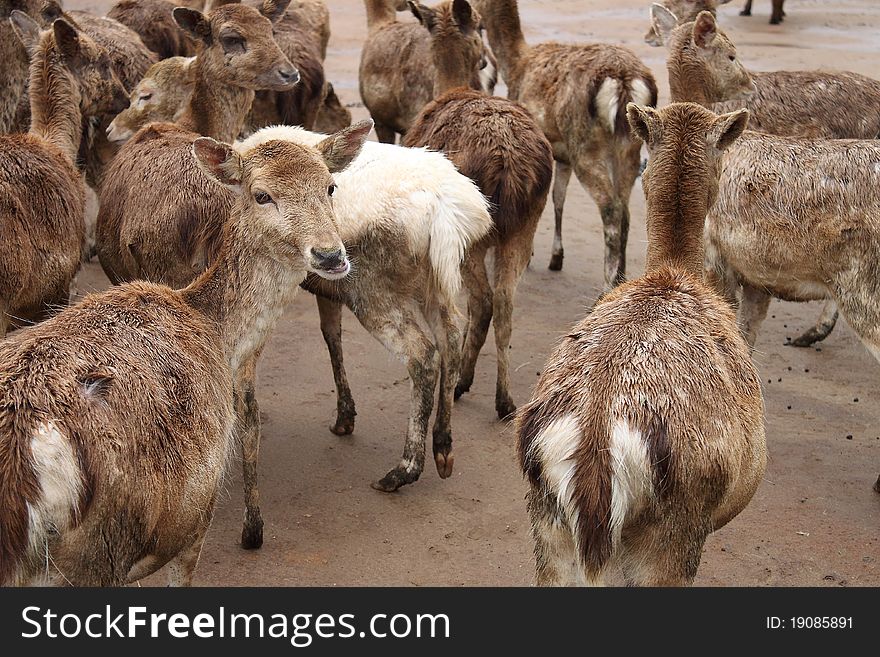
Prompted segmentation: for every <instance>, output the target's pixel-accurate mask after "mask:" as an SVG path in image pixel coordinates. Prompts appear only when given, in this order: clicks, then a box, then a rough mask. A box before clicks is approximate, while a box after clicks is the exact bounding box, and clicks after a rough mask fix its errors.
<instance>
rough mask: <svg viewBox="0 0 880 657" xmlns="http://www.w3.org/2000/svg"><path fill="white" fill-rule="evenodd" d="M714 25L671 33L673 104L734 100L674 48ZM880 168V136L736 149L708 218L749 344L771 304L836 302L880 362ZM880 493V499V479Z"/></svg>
mask: <svg viewBox="0 0 880 657" xmlns="http://www.w3.org/2000/svg"><path fill="white" fill-rule="evenodd" d="M711 20H712V19H711V17H707V16H704V15H703V14H701V15H700V16H699V17H698V18H697V22H696V23H695V24H686V25H682V26H679V27H678V28H676V30H675V32H674V33H673V35H672V40H671V42H670V44H671V47H670V59H669V62H668V64H667V66H668V69H669V79H670V89H671V90H672V97H673V100H685V99H688V98H700V99H701V100H705V99H707V98H708V99H709V100H713V99H714V100H722V99H723V97H724V96H727V95H729V94H732V92H731V89H730V87H729V86H727V85H728V84H729V82H730V76H729V75H726V74H725V73H724V72H723V71H720V70H719V69H718V67H717V66H716V64H717V61H718V60H717V59H712V58H707V57H705V56H701V55H699V54H698V53H696V52H695V51H694V50H693V49H692V48H689V47H684V48H681V49H678V48H677V47H676V45H675V44H678V43H680V42H681V41H686V39H687V35H688V34H691V33H693V30H694V29H697V30H698V31H699V29H701V28H696V25H698V24H704V25H708V24H709V21H711ZM719 39H723V40H722V41H719ZM714 41H718V44H717V46H718V47H721V46H722V45H724V44H725V43H729V41H726V36H725V35H724V34H723V32H721V31H720V30H719V31H717V34H716V36H715V37H714ZM724 47H725V48H727V46H726V45H724ZM709 90H715V91H714V92H712V93H716V94H718V96H719V97H718V98H715V97H713V96H712V95H711V93H710V91H709ZM877 162H880V142H878V140H876V139H816V138H803V137H784V136H777V135H770V134H766V133H763V132H752V131H746V132H745V133H744V134H743V136H742V137H741V138H740V139H739V140H738V141H737V143H736V144H734V145H733V146H732V147H731V148H729V149H728V150H727V152H726V153H725V156H724V169H723V172H722V174H721V179H720V182H719V194H718V200H717V202H716V203H715V205H714V206H713V207H712V209H711V210H710V211H709V214H708V217H707V219H706V240H707V249H706V254H707V266H708V268H709V269H710V271H711V272H712V273H713V276H714V279H715V280H716V284H717V286H718V287H719V289H720V290H721V291H722V292H723V294H724V296H725V297H726V298H727V299H728V300H729V301H730V302H731V303H732V304H734V305H738V321H739V324H740V328H741V330H742V332H743V334H744V336H745V338H746V340H747V342H748V344H749V345H750V346H752V347H753V346H754V344H755V341H756V339H757V333H758V329H759V327H760V325H761V322H762V321H763V320H764V317H765V316H766V314H767V308H768V306H769V303H770V298H771V297H776V298H778V299H783V300H786V301H816V300H826V299H830V300H831V301H833V302H834V303H835V304H836V307H837V308H838V309H839V311H840V313H841V314H842V315H843V317H844V318H845V319H846V320H847V322H848V323H849V324H850V326H851V327H852V329H853V330H854V331H855V333H856V335H858V337H859V339H860V340H861V341H862V343H863V344H864V345H865V347H866V348H867V349H868V351H869V352H870V353H871V354H872V355H873V356H874V357H875V358H877V359H878V360H880V310H878V309H880V290H878V288H877V285H876V280H877V272H876V267H875V266H874V263H875V262H876V261H877V259H878V255H877V244H880V234H878V232H880V193H878V188H877V184H876V182H877V181H876V174H877V172H876V168H877V167H876V165H877ZM874 490H876V491H877V492H880V478H878V480H877V482H876V483H875V484H874Z"/></svg>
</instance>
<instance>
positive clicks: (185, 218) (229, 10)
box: [97, 0, 298, 288]
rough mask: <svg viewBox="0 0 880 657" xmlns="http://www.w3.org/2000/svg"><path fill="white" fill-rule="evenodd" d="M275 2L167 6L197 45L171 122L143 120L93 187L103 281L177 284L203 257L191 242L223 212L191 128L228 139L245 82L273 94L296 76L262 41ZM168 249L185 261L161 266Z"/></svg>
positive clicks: (248, 92)
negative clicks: (186, 92)
mask: <svg viewBox="0 0 880 657" xmlns="http://www.w3.org/2000/svg"><path fill="white" fill-rule="evenodd" d="M285 4H286V0H279V2H276V1H275V0H266V1H265V2H264V4H263V9H262V12H263V13H261V12H258V11H257V10H256V9H253V8H251V7H249V6H246V5H240V4H229V5H224V6H222V7H219V8H217V9H215V10H213V11H212V12H210V13H209V14H208V15H207V16H205V15H204V14H202V13H200V12H198V11H196V10H194V9H186V8H182V7H178V8H177V9H175V11H174V18H175V20H176V21H177V22H178V24H180V25H181V26H182V27H183V28H184V29H187V30H188V31H189V32H190V33H191V34H193V36H194V37H197V38H199V39H201V40H202V42H203V46H202V50H201V51H200V52H199V54H198V55H197V56H196V58H195V61H194V62H193V63H192V64H191V67H192V75H193V77H194V80H195V83H194V89H193V92H192V94H191V96H190V100H189V104H188V106H187V108H186V109H185V110H184V111H183V113H182V115H181V116H180V119H179V121H178V123H177V124H170V123H158V124H157V123H154V124H149V125H147V126H146V127H145V128H143V129H142V130H140V131H139V132H138V133H137V134H136V135H135V136H134V137H133V138H132V139H130V140H129V141H128V142H127V143H126V144H125V146H123V147H122V148H121V149H120V151H119V154H118V155H117V156H116V157H115V158H114V160H113V161H112V162H111V164H110V166H109V167H108V168H107V171H106V174H105V176H104V180H103V182H102V184H101V190H100V194H99V199H100V203H101V208H100V211H99V213H98V220H97V250H98V256H99V258H100V260H101V265H102V267H103V268H104V271H105V272H106V273H107V276H108V277H109V278H110V280H111V281H113V282H120V281H130V280H135V279H138V278H142V279H146V280H151V281H155V282H163V283H166V284H168V285H170V286H171V287H175V288H176V287H183V286H184V285H187V284H188V283H189V282H190V281H191V280H192V278H193V276H194V275H195V274H196V273H198V272H199V271H201V270H202V269H204V267H205V266H206V264H207V263H208V262H209V260H210V258H209V254H207V253H206V252H204V251H203V250H202V249H201V248H200V246H199V245H201V244H205V243H207V242H214V243H216V240H215V239H213V238H211V237H210V234H211V233H212V232H216V230H217V229H218V228H217V222H216V219H215V217H216V216H217V215H218V214H219V215H220V216H223V214H224V213H225V212H226V211H227V209H228V200H227V199H226V198H225V197H223V196H222V195H219V194H218V193H217V191H216V190H214V189H213V188H212V187H211V186H210V184H209V182H208V181H206V180H205V179H204V176H202V175H201V173H200V172H199V170H198V168H197V167H196V165H195V162H194V161H193V160H192V158H191V157H189V150H190V147H191V145H192V142H193V141H194V140H195V139H196V137H198V136H199V135H204V136H209V137H214V138H215V139H222V140H224V141H228V142H231V141H232V140H233V139H235V138H236V137H237V136H238V134H239V132H240V131H241V128H242V126H243V125H244V121H245V117H246V116H247V114H248V112H249V110H250V106H251V103H252V102H253V98H254V90H255V89H266V88H275V89H277V90H279V91H280V90H285V89H290V88H291V87H292V86H293V85H294V84H295V83H296V81H297V79H298V73H297V71H296V69H295V68H294V67H293V66H292V65H291V63H290V61H289V60H288V59H287V57H285V55H284V53H282V52H281V50H280V49H279V48H278V45H277V44H276V43H275V41H274V39H273V38H272V23H271V21H270V20H269V19H268V18H267V17H266V16H271V17H272V18H275V19H276V20H277V19H278V18H279V17H280V16H281V14H282V13H283V11H284V5H285ZM206 234H208V235H209V237H206ZM175 253H186V254H190V255H191V257H192V258H193V260H191V261H186V262H180V263H179V264H180V266H179V268H178V269H176V270H168V269H167V268H166V263H167V261H168V260H169V257H170V254H175ZM160 273H161V275H160Z"/></svg>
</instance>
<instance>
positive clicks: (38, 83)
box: [29, 46, 82, 163]
mask: <svg viewBox="0 0 880 657" xmlns="http://www.w3.org/2000/svg"><path fill="white" fill-rule="evenodd" d="M29 93H30V102H31V129H30V132H31V134H34V135H37V136H38V137H42V138H43V139H45V140H46V141H48V142H50V143H52V144H54V145H55V146H57V147H58V148H60V149H61V150H62V151H63V152H64V154H65V155H66V156H67V157H68V158H69V159H70V161H71V162H72V163H76V158H77V153H78V152H79V145H80V141H81V139H82V111H81V110H80V101H81V95H80V91H79V86H78V85H77V83H76V80H74V78H73V75H72V74H71V73H70V71H68V70H67V69H66V68H65V67H64V65H63V64H62V63H61V56H60V55H59V54H58V52H56V51H55V49H54V46H53V47H50V48H47V49H42V48H41V49H40V50H39V51H38V52H37V53H35V55H34V61H33V63H32V64H31V69H30V90H29Z"/></svg>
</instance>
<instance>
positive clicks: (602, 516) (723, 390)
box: [516, 103, 767, 586]
mask: <svg viewBox="0 0 880 657" xmlns="http://www.w3.org/2000/svg"><path fill="white" fill-rule="evenodd" d="M626 111H627V117H628V119H629V122H630V124H631V125H632V128H633V131H634V132H635V133H636V134H637V135H638V136H639V137H640V138H641V139H643V140H644V141H645V143H646V144H647V147H648V153H649V159H648V168H647V170H646V171H645V172H644V175H643V177H642V185H643V187H644V190H645V197H646V201H647V229H648V253H647V258H646V264H645V270H646V271H645V275H644V276H643V277H641V278H639V279H636V280H634V281H630V282H628V283H624V284H622V285H620V286H619V287H617V288H616V289H614V290H612V291H611V292H609V293H608V294H606V295H605V296H603V297H601V298H600V299H599V300H598V301H597V302H596V305H595V306H594V307H593V309H592V311H591V312H590V313H589V314H588V315H587V316H586V317H585V318H584V319H583V320H582V321H581V322H580V323H579V324H577V325H575V326H574V327H573V328H572V329H571V330H570V331H569V332H568V334H567V335H566V336H565V337H564V338H563V339H562V340H561V341H560V343H559V344H558V345H557V347H556V349H555V350H554V351H553V353H552V354H551V356H550V358H549V360H548V361H547V363H546V365H545V366H544V368H543V371H542V375H541V378H540V379H539V381H538V385H537V387H536V390H535V393H534V396H533V398H532V400H531V401H530V402H529V403H528V404H527V405H526V406H525V407H523V408H522V409H521V410H520V412H519V414H518V416H517V420H516V431H517V445H518V452H519V457H520V463H521V466H522V471H523V474H524V475H525V477H526V478H527V479H528V482H529V492H528V495H527V501H528V510H529V515H530V517H531V523H532V536H533V538H534V541H535V558H536V574H537V583H538V584H539V585H542V586H550V585H556V586H559V585H575V584H601V583H603V580H604V579H605V577H606V575H607V573H608V572H609V571H611V569H612V568H613V567H620V568H622V571H623V575H624V578H625V580H626V583H627V584H634V585H641V586H682V585H687V584H690V583H691V582H693V579H694V577H695V576H696V573H697V568H698V567H699V564H700V555H701V553H702V549H703V544H704V542H705V540H706V537H707V536H708V535H709V534H710V533H711V532H713V531H715V530H716V529H718V528H720V527H722V526H724V525H725V524H727V523H728V522H730V520H732V519H733V518H734V517H736V515H737V514H739V513H740V512H741V511H742V510H743V509H744V508H745V507H746V505H747V504H748V503H749V501H750V500H751V498H752V496H753V495H754V493H755V490H756V489H757V487H758V484H759V483H760V481H761V478H762V476H763V474H764V469H765V466H766V459H767V455H766V444H765V438H764V417H763V415H764V404H763V399H762V397H761V385H760V382H759V380H758V372H757V370H756V369H755V366H754V365H753V364H752V361H751V358H750V355H749V348H748V345H746V343H745V341H744V340H743V338H742V336H741V335H740V333H739V331H738V330H737V325H736V319H735V318H734V316H733V313H732V311H731V309H730V307H729V306H728V304H727V303H725V301H724V300H723V299H722V298H721V297H720V296H718V295H717V294H716V293H715V291H714V290H713V289H712V288H711V286H710V285H709V284H708V283H707V282H706V281H705V280H704V272H703V258H704V242H703V224H704V221H705V217H706V213H707V211H708V210H709V208H710V207H711V205H712V203H713V201H714V199H715V195H716V194H717V192H718V175H719V173H720V168H721V152H722V151H723V150H725V149H726V148H728V147H730V145H731V144H732V143H733V142H734V141H735V140H736V139H737V137H738V136H739V134H740V133H741V132H742V131H743V129H744V128H745V126H746V122H747V120H748V111H747V110H740V111H738V112H734V113H731V114H725V115H722V116H717V115H715V114H714V113H712V112H710V111H708V110H706V109H704V108H702V107H700V106H698V105H695V104H690V103H685V104H678V103H677V104H673V105H670V106H668V107H665V108H663V109H661V110H654V109H652V108H650V107H640V106H636V105H634V104H632V103H630V104H629V105H628V106H627V110H626Z"/></svg>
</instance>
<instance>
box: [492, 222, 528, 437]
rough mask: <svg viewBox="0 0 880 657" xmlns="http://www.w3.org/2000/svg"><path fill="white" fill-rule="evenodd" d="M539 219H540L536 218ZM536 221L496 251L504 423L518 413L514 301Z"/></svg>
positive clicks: (498, 407)
mask: <svg viewBox="0 0 880 657" xmlns="http://www.w3.org/2000/svg"><path fill="white" fill-rule="evenodd" d="M535 219H537V217H536V218H535ZM536 226H537V221H532V222H530V225H529V226H528V227H526V228H524V229H523V230H521V231H520V232H519V233H517V234H516V235H513V236H511V237H510V238H509V239H508V240H507V241H506V242H504V243H502V244H499V245H498V246H497V247H496V248H495V292H494V296H493V299H492V305H493V308H492V315H493V317H494V318H495V349H496V353H497V360H498V378H497V379H496V381H495V412H496V413H498V418H499V419H501V420H503V419H505V418H507V417H509V416H510V415H512V414H513V413H514V412H515V411H516V405H515V404H514V403H513V397H512V396H511V394H510V353H509V349H510V336H511V333H512V332H513V299H514V296H515V295H516V287H517V285H518V284H519V279H520V276H522V273H523V270H525V268H526V265H528V264H529V257H530V256H531V253H532V238H533V237H534V229H535V227H536Z"/></svg>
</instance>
